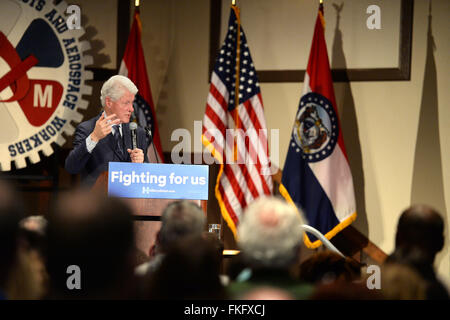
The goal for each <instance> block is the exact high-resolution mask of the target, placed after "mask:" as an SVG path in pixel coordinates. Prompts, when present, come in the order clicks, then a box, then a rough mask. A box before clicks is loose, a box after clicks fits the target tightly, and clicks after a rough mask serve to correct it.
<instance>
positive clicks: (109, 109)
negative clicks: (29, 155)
mask: <svg viewBox="0 0 450 320" xmlns="http://www.w3.org/2000/svg"><path fill="white" fill-rule="evenodd" d="M137 91H138V89H137V88H136V86H135V85H134V83H133V82H132V81H131V80H130V79H128V78H127V77H124V76H121V75H115V76H112V77H111V78H109V79H108V80H107V81H106V82H105V83H104V84H103V87H102V90H101V97H100V100H101V103H102V106H103V110H102V112H101V113H100V114H99V115H97V116H96V117H94V118H92V119H90V120H87V121H84V122H82V123H80V124H79V125H78V127H77V129H76V131H75V138H74V141H73V149H72V150H71V152H70V153H69V155H68V157H67V159H66V164H65V168H66V170H67V171H68V172H69V173H72V174H78V173H81V180H82V183H83V184H85V185H93V184H94V183H95V181H96V180H97V178H98V176H99V175H100V174H101V173H102V172H104V171H107V170H108V163H109V162H110V161H116V162H136V163H142V162H148V158H147V148H148V143H147V139H146V135H145V131H144V129H142V128H140V127H138V128H137V130H136V131H137V132H136V133H137V148H135V149H132V142H131V132H130V127H129V122H130V116H131V113H132V112H133V101H134V96H135V95H136V93H137Z"/></svg>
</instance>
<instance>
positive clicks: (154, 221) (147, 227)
mask: <svg viewBox="0 0 450 320" xmlns="http://www.w3.org/2000/svg"><path fill="white" fill-rule="evenodd" d="M92 190H95V191H98V192H101V193H104V194H107V193H108V172H107V171H105V172H103V173H102V174H100V176H99V177H98V178H97V181H96V182H95V184H94V186H93V187H92ZM122 200H123V201H125V202H126V203H128V205H129V206H130V207H131V209H132V211H133V220H134V232H135V241H136V247H137V248H138V249H139V250H140V251H142V252H143V253H145V254H146V255H148V254H149V251H150V248H151V247H152V246H153V244H154V243H155V240H156V235H157V233H158V231H159V229H160V228H161V214H162V212H163V210H164V209H165V208H166V207H167V205H168V204H169V203H171V202H175V201H178V200H177V199H143V198H122ZM188 201H193V202H195V203H197V204H198V205H199V206H201V208H202V209H203V212H204V213H205V216H206V213H207V211H206V209H207V204H208V201H207V200H195V199H191V200H188Z"/></svg>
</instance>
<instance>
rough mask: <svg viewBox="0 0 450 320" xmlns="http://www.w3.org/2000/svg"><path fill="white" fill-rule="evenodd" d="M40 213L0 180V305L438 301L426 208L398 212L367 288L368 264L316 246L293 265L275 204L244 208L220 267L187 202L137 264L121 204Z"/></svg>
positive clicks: (110, 201)
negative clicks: (387, 250)
mask: <svg viewBox="0 0 450 320" xmlns="http://www.w3.org/2000/svg"><path fill="white" fill-rule="evenodd" d="M51 208H52V209H51V210H50V212H49V213H48V215H46V216H45V217H43V216H30V215H27V213H26V210H25V208H24V203H23V200H22V199H21V198H20V195H19V193H17V192H16V191H15V190H14V188H12V187H11V186H10V185H9V184H7V183H6V182H4V181H2V180H0V256H1V259H0V298H2V299H220V300H224V299H250V300H254V299H256V300H263V299H271V300H294V299H310V300H322V299H352V300H359V299H370V300H373V299H448V291H447V289H446V287H445V285H443V284H442V282H441V281H440V280H439V279H438V277H437V276H436V274H435V272H434V268H433V263H434V259H435V256H436V254H437V253H438V252H439V251H440V250H441V249H442V247H443V244H444V236H443V234H444V224H443V220H442V217H441V216H440V214H439V213H438V212H436V211H435V210H433V209H432V208H430V207H428V206H412V207H411V208H408V209H407V210H405V212H403V213H402V214H401V216H400V219H399V222H398V228H397V233H396V243H395V250H394V251H393V252H392V254H391V255H389V257H388V259H387V260H386V262H385V263H383V264H381V265H380V267H381V269H380V270H381V272H380V275H381V279H380V282H379V287H378V288H377V289H375V290H374V289H373V288H369V287H368V285H367V281H368V280H367V275H366V273H365V272H364V270H365V268H367V267H368V266H367V265H364V264H363V263H360V262H358V261H356V260H355V259H353V258H351V257H345V256H343V255H341V254H339V253H337V252H334V251H329V250H326V249H323V248H322V249H317V250H315V251H310V252H309V255H308V257H306V258H303V259H302V260H301V259H300V257H301V256H302V255H301V253H302V251H304V250H309V249H305V248H304V247H302V243H303V237H304V231H303V229H302V225H303V224H305V223H306V221H305V220H304V217H303V216H302V213H301V211H299V210H298V209H297V208H295V207H293V206H291V205H290V204H288V203H286V202H285V201H284V200H281V199H279V198H275V197H264V198H260V199H257V200H256V201H254V202H253V203H252V204H251V205H249V206H248V207H247V209H246V211H245V213H244V214H243V216H242V219H241V221H240V224H239V226H238V229H237V245H238V246H239V249H240V254H239V255H237V256H235V257H233V258H227V259H229V260H228V261H226V262H227V263H224V261H225V258H224V256H223V242H222V241H220V239H218V238H217V237H216V236H215V234H210V233H208V232H206V223H207V219H206V214H205V213H204V212H203V210H202V209H201V208H200V207H199V206H198V205H197V204H196V203H194V202H190V201H175V202H172V203H171V204H169V205H168V206H167V207H166V208H165V209H164V211H163V213H162V215H161V228H160V230H159V232H158V234H157V236H156V241H155V244H154V245H153V246H152V248H151V250H150V252H148V253H146V254H145V258H142V257H139V258H137V256H138V255H139V254H141V255H142V252H141V251H140V250H138V249H137V248H136V241H135V236H134V225H133V223H134V222H133V219H132V215H133V212H132V209H131V208H130V207H129V206H128V205H127V204H126V203H125V202H123V201H122V200H120V199H118V198H112V197H107V196H106V195H104V194H100V193H96V192H94V191H92V190H84V189H77V190H71V191H70V192H61V193H60V194H59V196H58V197H57V199H56V200H55V201H54V202H53V204H52V207H51ZM142 260H144V263H141V262H142ZM225 265H226V266H227V268H225ZM77 272H78V273H79V274H78V277H77Z"/></svg>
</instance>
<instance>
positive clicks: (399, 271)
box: [381, 263, 426, 300]
mask: <svg viewBox="0 0 450 320" xmlns="http://www.w3.org/2000/svg"><path fill="white" fill-rule="evenodd" d="M381 293H382V294H383V297H384V298H385V299H388V300H424V299H425V298H426V283H425V281H424V280H423V279H422V277H421V276H420V275H419V274H418V273H417V272H416V271H414V270H413V269H412V268H410V267H408V266H407V265H402V264H398V263H385V264H384V265H383V267H382V268H381Z"/></svg>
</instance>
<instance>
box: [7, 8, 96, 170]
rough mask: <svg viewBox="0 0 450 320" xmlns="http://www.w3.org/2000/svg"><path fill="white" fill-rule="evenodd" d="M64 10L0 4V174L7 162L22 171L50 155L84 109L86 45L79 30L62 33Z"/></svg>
mask: <svg viewBox="0 0 450 320" xmlns="http://www.w3.org/2000/svg"><path fill="white" fill-rule="evenodd" d="M25 2H26V3H25ZM66 8H67V4H66V3H65V2H60V3H59V4H58V5H55V4H54V3H53V1H51V0H35V1H19V0H2V1H1V2H0V171H9V170H11V162H15V167H16V168H24V167H25V166H26V164H27V162H26V159H27V158H28V159H29V160H30V162H31V163H37V162H39V161H40V160H41V159H40V155H39V153H40V152H42V154H43V155H45V156H50V155H51V154H52V153H53V152H54V150H53V147H52V146H51V144H52V143H56V144H58V145H60V146H61V145H63V144H64V142H65V139H64V137H63V136H62V133H63V132H65V133H66V134H68V135H72V134H73V132H74V130H75V128H74V127H73V126H72V125H71V123H70V122H71V121H72V120H73V121H75V122H80V121H81V120H82V115H81V114H80V113H79V112H78V111H79V110H80V109H86V108H87V106H88V102H87V101H86V100H83V99H82V95H90V94H91V91H92V90H91V87H90V86H87V85H86V84H85V82H86V80H89V79H92V72H90V71H86V70H85V66H86V65H89V64H92V57H90V56H87V55H85V54H84V52H85V51H86V50H89V49H90V45H89V42H87V41H80V40H79V39H80V37H81V36H82V35H83V34H84V30H83V29H82V28H81V29H78V30H76V29H74V30H70V29H69V28H68V26H67V24H66V19H67V17H68V16H67V14H66V13H65V12H66Z"/></svg>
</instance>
